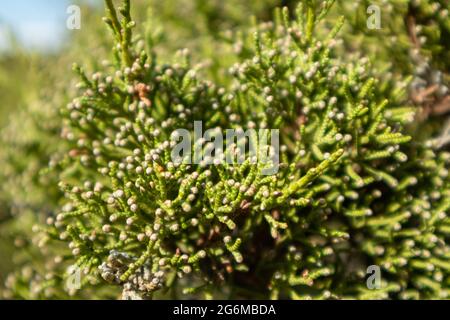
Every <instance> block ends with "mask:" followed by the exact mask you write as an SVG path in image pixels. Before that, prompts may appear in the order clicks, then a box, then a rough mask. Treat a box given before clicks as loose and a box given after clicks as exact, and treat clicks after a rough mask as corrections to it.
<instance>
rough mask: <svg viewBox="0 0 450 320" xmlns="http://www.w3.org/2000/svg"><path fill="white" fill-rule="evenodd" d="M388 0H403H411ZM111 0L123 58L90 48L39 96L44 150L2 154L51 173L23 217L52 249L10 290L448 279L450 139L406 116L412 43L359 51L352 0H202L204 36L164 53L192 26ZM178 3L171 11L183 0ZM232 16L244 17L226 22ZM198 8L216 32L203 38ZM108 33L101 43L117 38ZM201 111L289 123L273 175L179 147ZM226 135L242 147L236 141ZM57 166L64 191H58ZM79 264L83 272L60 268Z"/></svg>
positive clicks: (195, 291) (415, 293)
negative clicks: (76, 281)
mask: <svg viewBox="0 0 450 320" xmlns="http://www.w3.org/2000/svg"><path fill="white" fill-rule="evenodd" d="M392 2H393V7H392V8H391V10H392V12H396V11H395V10H400V9H398V8H397V6H401V3H400V2H399V4H397V2H396V1H392ZM444 2H445V1H444ZM105 3H106V9H107V17H106V18H105V19H104V21H105V22H106V24H107V25H108V26H109V28H110V30H111V32H112V34H113V38H114V44H113V45H112V48H113V52H112V58H111V60H110V61H107V60H105V61H102V63H101V64H100V63H96V61H99V60H98V58H99V56H96V55H93V56H92V57H89V58H87V59H86V61H84V63H83V64H84V65H85V64H87V65H88V67H86V68H85V67H80V66H78V65H74V68H73V69H74V71H75V72H76V74H77V76H78V77H79V83H78V84H76V85H73V86H72V85H71V84H67V82H65V83H64V85H65V86H68V87H70V90H69V91H67V90H64V89H60V90H58V91H60V92H61V93H64V94H61V93H60V94H61V95H55V96H53V99H54V100H50V101H47V103H51V104H53V105H54V106H58V107H60V106H62V105H66V104H67V105H66V106H64V107H62V108H60V113H59V114H58V115H56V114H51V115H44V117H43V118H45V117H46V118H47V119H52V120H51V121H49V123H48V125H49V126H50V129H49V128H44V129H43V128H36V129H37V130H36V131H34V130H31V129H30V130H27V134H30V135H32V136H33V138H38V139H39V140H40V143H39V144H38V145H36V146H35V149H33V150H34V153H31V152H30V150H29V149H27V148H26V147H24V146H23V145H21V146H20V147H19V148H17V149H11V150H9V152H10V155H9V156H7V157H6V158H8V159H6V160H3V159H2V162H4V163H9V164H11V163H14V164H15V165H16V166H21V163H20V162H18V161H17V160H14V159H15V157H23V161H24V164H23V167H25V168H26V170H24V169H23V168H17V167H15V168H12V169H11V170H8V171H6V176H8V177H10V179H17V178H18V177H19V178H20V179H22V178H24V179H30V178H32V179H36V174H35V173H37V172H40V173H39V176H40V177H43V179H45V181H41V180H40V181H37V182H36V181H32V182H30V181H29V180H25V182H24V183H21V184H18V183H16V182H15V181H16V180H12V181H13V182H11V183H9V184H8V185H15V186H16V187H18V186H30V187H32V188H33V190H34V189H36V190H39V195H40V196H39V199H40V200H39V201H37V202H35V203H38V204H37V205H35V207H36V206H38V207H39V208H38V209H36V210H34V211H35V212H36V213H40V215H38V216H33V215H32V214H30V210H29V208H27V209H28V210H27V212H25V211H24V210H22V211H23V212H21V213H20V214H18V217H17V218H15V220H14V221H13V222H12V223H11V224H12V227H11V228H13V230H14V228H18V227H17V226H16V224H17V221H30V220H31V221H32V223H34V222H35V221H36V220H43V221H41V223H39V224H38V225H36V226H35V227H34V228H33V229H34V231H35V233H36V236H35V238H34V239H32V242H31V243H28V244H29V245H31V246H29V247H30V248H33V247H35V246H38V247H40V248H41V249H42V251H43V252H42V253H40V254H39V255H38V254H37V253H36V254H34V253H33V255H32V258H31V259H32V260H34V261H42V262H43V267H42V268H40V269H39V268H36V270H33V269H30V268H29V267H25V268H24V269H22V270H19V271H16V272H15V273H14V274H11V275H10V277H9V278H8V280H7V283H6V285H7V289H6V290H5V291H4V295H5V296H7V297H13V298H68V297H69V296H73V297H76V298H84V297H89V298H117V297H119V294H120V291H122V293H121V297H122V298H124V299H142V298H169V297H172V298H173V297H174V298H189V297H191V298H273V299H280V298H291V299H330V298H334V299H343V298H351V299H355V298H356V299H387V298H393V299H419V298H433V299H436V298H438V299H439V298H447V297H448V294H449V293H450V250H449V246H448V241H449V232H450V220H449V218H448V217H447V214H448V212H449V209H450V201H449V199H450V178H449V174H448V168H449V162H450V154H449V153H448V152H446V151H444V150H439V149H438V148H436V146H435V145H434V144H433V143H425V142H424V140H428V139H429V138H430V137H429V136H425V137H424V135H423V134H420V135H413V134H414V133H412V132H411V129H410V128H411V126H414V125H415V124H414V123H413V121H414V116H415V113H416V108H414V107H412V103H411V101H409V98H410V97H411V96H412V93H411V92H413V93H414V90H412V91H411V90H410V87H409V77H408V76H412V75H414V72H411V71H410V69H409V67H410V65H411V61H409V59H411V58H410V56H409V53H408V52H409V51H408V49H409V48H410V47H408V45H407V44H405V45H404V46H403V45H399V46H397V47H395V48H394V49H399V50H401V51H402V52H403V53H406V54H404V55H402V56H399V60H401V61H402V62H404V63H397V64H395V66H396V68H393V72H392V73H391V74H390V75H386V72H385V69H383V68H388V67H386V66H389V65H390V64H391V61H390V59H389V58H388V57H389V54H391V53H392V51H391V50H392V48H393V47H389V46H385V47H383V48H384V53H383V59H384V60H381V61H375V62H374V63H372V62H371V60H370V59H368V58H366V57H364V55H365V54H367V55H368V56H371V55H372V54H373V52H374V51H372V47H371V46H369V47H367V48H365V49H361V51H362V52H360V53H362V54H359V56H358V55H357V54H355V55H352V56H351V57H349V56H348V55H347V54H343V53H345V52H348V50H349V48H350V47H351V45H352V43H353V44H354V42H352V41H354V39H355V37H356V38H358V39H359V40H358V41H361V42H360V43H371V41H372V40H371V39H370V37H371V36H370V35H367V34H364V32H363V31H361V32H360V33H359V34H356V33H355V34H354V35H350V34H349V32H348V28H349V27H351V28H355V29H357V30H363V27H361V26H359V27H358V23H360V22H358V21H357V20H355V21H350V23H349V24H348V25H345V22H344V20H345V19H344V18H343V17H341V15H343V16H347V15H348V14H349V12H348V8H346V5H345V4H342V3H338V5H335V6H333V3H334V1H331V0H329V1H324V2H323V3H322V4H316V3H315V2H312V1H303V2H302V3H301V4H300V5H299V6H298V7H297V9H296V10H295V12H294V10H291V11H289V10H288V9H287V8H284V9H276V10H275V14H274V18H273V19H272V20H273V21H271V20H269V21H267V22H263V23H260V24H258V23H249V21H248V20H246V17H245V16H243V15H241V11H240V10H235V8H234V7H233V6H232V5H230V7H228V5H225V4H224V6H225V10H224V11H223V12H225V13H222V12H221V11H220V12H219V11H218V10H217V6H221V5H222V4H221V3H222V2H220V1H219V2H214V1H213V2H211V4H210V5H202V3H203V2H202V1H194V2H192V3H193V6H194V8H193V9H192V12H195V14H196V15H199V16H200V17H203V18H204V19H200V20H199V21H202V23H199V24H194V25H193V26H191V27H189V28H186V30H188V31H189V30H191V32H192V33H191V35H190V36H188V37H187V38H186V43H187V44H188V45H189V47H190V48H191V51H192V52H193V53H192V55H191V54H190V52H189V50H187V49H183V50H180V51H178V52H177V53H176V54H175V55H173V56H172V55H171V58H168V57H167V55H168V52H170V51H171V50H172V48H173V46H174V44H173V43H172V40H171V39H175V38H177V35H178V34H179V33H177V32H174V33H173V34H169V33H168V31H166V32H167V37H166V36H165V35H164V32H163V31H161V32H160V31H159V29H158V28H156V27H154V26H155V24H156V22H155V21H154V20H153V21H151V22H148V21H146V22H143V26H144V27H143V28H141V29H139V30H140V31H139V32H137V33H136V35H134V33H133V31H134V30H135V29H136V28H140V27H139V25H137V24H136V22H135V21H134V20H133V19H132V16H131V11H130V10H131V8H130V1H129V0H125V1H123V5H122V6H121V7H119V8H116V7H115V6H114V3H113V2H112V1H111V0H106V1H105ZM167 3H168V4H167V6H168V7H169V8H167V7H166V10H168V11H169V13H163V12H164V11H162V13H161V15H162V16H163V17H164V16H165V14H168V15H171V14H173V11H171V9H170V4H172V3H173V2H171V1H168V2H167ZM219 3H220V4H219ZM258 3H259V4H258V5H256V6H257V7H258V8H253V5H249V6H250V7H252V8H251V10H252V11H254V12H258V13H259V15H260V16H261V17H263V18H266V19H267V16H266V15H267V12H268V11H269V8H271V7H272V6H273V3H272V2H271V1H263V2H261V3H260V2H258ZM424 3H425V2H422V4H421V5H420V6H415V5H414V4H411V6H412V7H408V8H410V9H411V8H415V9H414V10H416V9H417V8H418V9H417V10H419V12H420V14H419V15H418V20H417V21H418V23H424V24H426V23H427V21H428V20H427V19H429V17H430V15H432V14H433V13H427V12H428V11H427V8H428V7H427V6H425V4H424ZM426 3H428V2H426ZM140 5H141V4H140V2H138V6H140ZM165 5H166V2H164V4H162V3H159V4H154V6H155V8H159V7H158V6H163V7H164V6H165ZM243 6H244V5H243ZM394 8H397V9H394ZM172 10H173V9H172ZM411 10H413V9H411ZM188 12H191V11H188ZM401 12H403V11H401ZM408 12H409V11H408ZM221 14H224V15H225V16H226V17H228V18H227V19H228V20H227V19H223V18H221V17H220V15H221ZM439 15H441V13H439ZM150 16H152V14H150ZM139 19H142V20H146V19H145V18H144V17H139ZM180 20H181V18H180V17H178V16H177V17H174V18H171V19H168V21H169V22H170V23H176V22H179V21H180ZM220 21H225V22H224V25H226V27H227V28H231V30H229V31H228V32H221V30H220V29H221V24H220ZM433 21H436V23H437V24H438V26H439V27H438V26H436V25H435V26H433V27H432V28H430V29H432V30H431V31H430V32H431V34H433V31H434V32H436V29H438V30H440V31H439V32H443V33H445V32H447V31H446V30H447V29H448V28H447V26H446V25H447V24H448V19H447V20H445V19H443V20H439V19H437V20H433ZM330 22H333V23H330ZM397 22H398V21H397V20H396V21H394V22H393V24H394V25H395V23H397ZM170 23H169V25H170ZM441 25H443V27H441ZM196 28H199V29H200V31H202V32H203V33H202V34H203V35H202V36H201V37H198V39H197V36H196V32H198V30H197V29H196ZM342 28H344V29H343V30H341V29H342ZM445 28H447V29H445ZM176 29H177V28H176V27H173V29H170V30H176ZM426 30H428V28H426ZM391 31H392V30H391ZM371 32H373V31H371ZM427 32H428V31H427ZM188 34H189V32H188ZM427 35H428V33H427ZM90 36H92V37H100V36H98V35H96V36H94V35H92V34H91V35H90ZM400 36H401V37H406V38H408V36H405V34H401V35H400ZM427 37H428V38H427V39H430V40H429V41H430V45H431V42H433V43H436V42H437V43H439V44H438V45H437V47H433V46H431V47H425V48H424V50H425V51H426V50H428V49H429V50H431V56H430V57H431V58H430V59H432V61H434V60H435V59H438V60H437V62H436V63H433V64H432V67H433V68H441V69H443V70H444V69H445V68H448V67H447V66H445V65H443V64H442V63H440V62H439V59H440V58H437V57H441V55H443V54H445V50H442V46H444V47H445V46H446V45H447V44H446V43H445V41H446V40H445V39H443V40H442V38H439V37H437V38H436V37H433V36H432V35H428V36H427ZM80 41H86V40H83V39H81V40H80ZM441 42H442V43H441ZM102 43H103V45H102V46H101V47H102V48H103V49H102V50H101V52H99V55H100V56H103V55H104V51H106V50H104V49H105V48H106V47H107V46H108V41H106V40H103V42H102ZM176 43H180V45H183V41H177V42H176ZM208 43H209V44H208ZM211 48H220V49H221V50H220V52H217V54H216V53H214V54H213V53H212V52H211ZM383 48H382V49H381V50H383ZM103 50H104V51H103ZM377 50H378V49H377ZM375 52H378V51H375ZM77 54H79V52H75V55H74V56H77ZM423 54H424V55H426V53H423ZM214 56H215V57H214ZM360 56H362V57H360ZM172 57H173V58H172ZM202 59H208V60H209V61H208V60H207V61H206V62H203V61H202ZM211 61H212V63H211ZM87 69H89V70H92V71H91V72H88V71H86V70H87ZM447 71H448V69H446V71H445V72H447ZM61 78H62V79H64V78H65V77H61ZM74 88H76V90H74ZM413 88H416V87H414V86H413ZM72 90H73V91H72ZM444 95H445V92H444ZM68 96H71V97H74V98H72V99H71V101H70V102H69V98H68ZM46 99H47V100H48V96H47V97H44V100H46ZM66 102H67V103H66ZM45 110H48V109H45ZM50 110H52V111H53V112H54V111H55V109H50ZM33 114H39V113H33ZM39 119H42V118H39ZM194 121H202V122H203V125H204V128H203V130H207V129H212V130H215V132H217V133H222V132H224V131H225V130H226V129H235V130H241V131H246V130H247V129H260V130H261V129H279V130H280V142H281V147H280V150H279V151H280V165H279V168H278V169H279V170H278V172H277V173H276V174H274V175H265V174H264V169H267V166H268V165H274V163H269V164H267V163H261V162H257V163H254V162H253V161H251V160H252V159H251V158H248V157H247V160H245V161H244V162H243V163H238V162H234V163H232V164H226V163H225V162H223V161H220V162H217V163H214V165H207V164H206V163H200V164H198V165H196V164H195V165H194V164H192V165H191V164H185V163H177V162H172V159H171V151H172V148H173V147H174V145H175V144H176V141H174V140H173V136H172V132H173V131H174V130H176V129H179V128H186V129H188V130H191V129H193V124H194ZM31 127H32V128H35V127H34V126H31ZM10 128H11V132H16V131H17V130H18V129H17V128H14V127H13V126H10ZM6 132H7V131H6ZM4 137H7V136H6V135H5V136H4ZM412 138H414V139H412ZM30 140H31V141H33V139H30V138H27V139H26V142H27V145H28V143H29V141H30ZM433 148H434V149H433ZM18 150H19V151H18ZM20 152H23V153H20ZM203 152H205V150H203ZM3 154H7V155H8V153H3V152H2V155H3ZM224 154H225V155H229V156H231V157H233V159H236V158H235V157H238V158H237V159H239V156H245V155H248V154H239V153H238V152H237V150H236V148H234V147H233V146H225V148H224ZM11 159H13V160H12V161H11ZM49 159H51V161H50V165H49V168H47V169H45V170H41V169H42V168H43V167H44V165H43V163H42V162H44V161H48V160H49ZM30 161H34V162H30ZM30 163H36V164H35V165H33V166H32V167H30ZM28 170H31V172H30V171H28ZM14 172H20V173H21V174H20V175H19V174H15V173H14ZM32 172H33V173H32ZM57 181H59V183H58V182H57ZM56 185H58V186H59V188H60V190H61V192H60V193H59V192H57V191H52V190H53V189H52V188H55V187H56ZM46 186H47V187H46ZM12 190H15V189H11V191H12ZM2 192H5V191H2ZM28 193H29V192H28ZM5 194H6V193H5ZM6 198H7V199H9V198H14V197H11V196H8V197H6ZM15 200H16V201H17V203H19V204H23V203H27V204H28V203H30V201H26V200H24V198H23V197H17V198H16V199H15ZM46 200H47V201H48V203H45V202H46ZM6 202H7V201H6ZM9 203H13V202H11V201H9ZM32 209H33V208H32ZM45 209H47V210H45ZM31 211H33V210H31ZM44 222H45V223H44ZM18 229H20V228H18ZM22 239H23V238H22ZM23 241H30V240H28V239H27V240H23ZM23 241H22V242H23ZM21 245H23V243H21ZM67 247H68V249H67ZM31 250H35V249H31ZM33 252H34V251H33ZM371 265H378V266H380V267H381V270H382V284H381V288H380V289H379V290H370V289H368V288H367V286H366V279H365V277H366V269H367V267H368V266H371ZM76 270H81V271H82V275H81V288H78V289H79V290H74V289H73V288H67V281H71V279H72V278H73V273H74V272H76ZM30 282H31V284H32V285H31V288H30V287H29V283H30Z"/></svg>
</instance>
